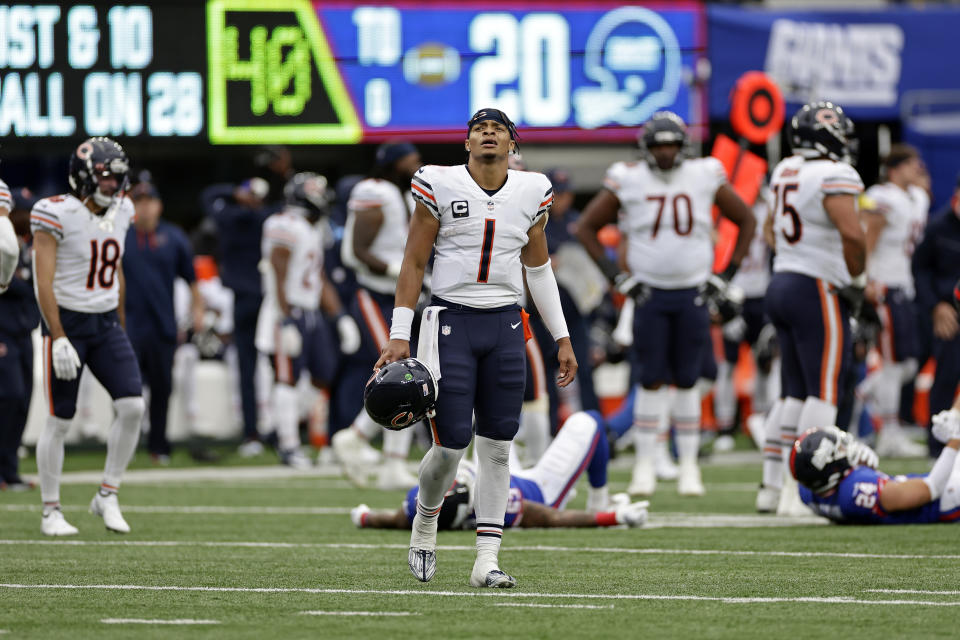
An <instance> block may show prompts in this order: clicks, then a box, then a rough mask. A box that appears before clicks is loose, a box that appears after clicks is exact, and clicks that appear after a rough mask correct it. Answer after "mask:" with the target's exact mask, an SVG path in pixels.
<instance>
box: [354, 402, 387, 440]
mask: <svg viewBox="0 0 960 640" xmlns="http://www.w3.org/2000/svg"><path fill="white" fill-rule="evenodd" d="M351 427H352V428H353V430H354V431H356V432H357V433H358V434H359V435H360V437H362V438H363V439H364V440H366V441H367V442H370V441H371V440H373V439H374V438H375V437H377V434H378V433H380V431H385V429H384V428H383V427H381V426H380V425H378V424H377V423H376V422H374V421H373V418H371V417H370V415H369V414H368V413H367V410H366V409H360V413H358V414H357V417H356V418H354V419H353V424H352V425H351Z"/></svg>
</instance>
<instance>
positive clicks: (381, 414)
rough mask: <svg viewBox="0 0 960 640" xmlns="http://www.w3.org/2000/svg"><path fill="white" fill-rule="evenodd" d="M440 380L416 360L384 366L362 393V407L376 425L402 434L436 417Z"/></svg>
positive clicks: (401, 361) (408, 359)
mask: <svg viewBox="0 0 960 640" xmlns="http://www.w3.org/2000/svg"><path fill="white" fill-rule="evenodd" d="M436 402H437V381H436V380H435V379H434V377H433V374H432V373H431V372H430V369H429V368H428V367H427V365H425V364H423V363H422V362H420V361H419V360H417V359H416V358H406V359H404V360H397V361H396V362H391V363H390V364H387V365H384V366H383V367H381V368H380V369H379V370H378V371H377V372H376V373H375V374H373V376H372V377H371V378H370V380H368V381H367V386H366V388H364V390H363V407H364V409H366V410H367V415H369V416H370V417H371V418H373V421H374V422H376V423H377V424H379V425H381V426H383V427H386V428H387V429H392V430H394V431H399V430H401V429H405V428H406V427H409V426H410V425H412V424H414V423H417V422H420V421H421V420H423V419H424V418H426V417H428V416H432V415H433V409H434V405H435V404H436Z"/></svg>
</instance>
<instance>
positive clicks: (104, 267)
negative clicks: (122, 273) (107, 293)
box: [87, 238, 120, 290]
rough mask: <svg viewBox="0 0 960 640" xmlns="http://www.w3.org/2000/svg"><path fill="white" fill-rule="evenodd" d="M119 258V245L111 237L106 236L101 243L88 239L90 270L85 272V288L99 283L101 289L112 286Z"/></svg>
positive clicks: (93, 286) (92, 287)
mask: <svg viewBox="0 0 960 640" xmlns="http://www.w3.org/2000/svg"><path fill="white" fill-rule="evenodd" d="M119 260H120V245H119V244H117V241H116V240H114V239H113V238H107V239H106V240H104V241H103V245H102V246H101V245H99V244H98V243H97V241H96V240H91V241H90V271H89V272H88V273H87V289H90V290H92V289H94V288H95V287H96V285H98V284H99V285H100V288H101V289H109V288H110V287H112V286H113V279H114V277H115V276H116V275H117V262H118V261H119Z"/></svg>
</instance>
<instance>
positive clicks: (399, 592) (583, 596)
mask: <svg viewBox="0 0 960 640" xmlns="http://www.w3.org/2000/svg"><path fill="white" fill-rule="evenodd" d="M0 589H38V590H39V589H44V590H56V589H76V590H103V591H192V592H209V593H311V594H350V595H384V596H439V597H450V598H463V597H491V598H570V599H574V600H577V599H580V600H677V601H696V602H722V603H725V604H778V603H784V602H807V603H813V604H854V605H884V606H890V605H915V606H929V607H960V602H936V601H926V600H859V599H857V598H853V597H849V596H834V597H814V596H800V597H796V598H788V597H779V598H763V597H756V598H738V597H728V596H695V595H680V594H677V595H672V594H656V593H524V592H522V591H506V590H502V589H494V590H481V591H423V590H420V589H319V588H317V589H312V588H305V587H301V588H294V587H184V586H174V585H135V584H3V583H0Z"/></svg>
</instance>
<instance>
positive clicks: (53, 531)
mask: <svg viewBox="0 0 960 640" xmlns="http://www.w3.org/2000/svg"><path fill="white" fill-rule="evenodd" d="M40 531H41V532H43V535H45V536H75V535H77V534H78V533H80V530H79V529H77V528H76V527H75V526H73V525H72V524H70V523H69V522H67V519H66V518H64V517H63V512H62V511H60V507H57V508H56V509H51V510H50V511H49V512H48V513H47V514H46V515H44V516H43V517H42V518H40Z"/></svg>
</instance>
